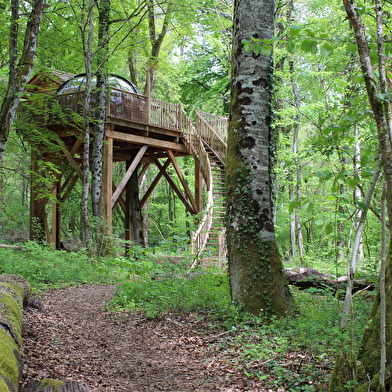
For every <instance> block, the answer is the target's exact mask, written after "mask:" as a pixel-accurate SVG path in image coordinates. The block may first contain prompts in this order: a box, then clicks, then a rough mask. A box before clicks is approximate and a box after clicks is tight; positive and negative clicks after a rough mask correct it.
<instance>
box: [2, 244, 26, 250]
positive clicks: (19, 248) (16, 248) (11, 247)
mask: <svg viewBox="0 0 392 392" xmlns="http://www.w3.org/2000/svg"><path fill="white" fill-rule="evenodd" d="M0 248H6V249H15V250H23V246H19V245H7V244H0Z"/></svg>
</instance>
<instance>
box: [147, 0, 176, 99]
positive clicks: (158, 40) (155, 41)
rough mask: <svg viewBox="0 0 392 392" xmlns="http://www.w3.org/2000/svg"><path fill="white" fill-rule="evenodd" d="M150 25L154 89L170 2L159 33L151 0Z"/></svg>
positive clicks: (169, 11) (151, 79)
mask: <svg viewBox="0 0 392 392" xmlns="http://www.w3.org/2000/svg"><path fill="white" fill-rule="evenodd" d="M147 7H148V27H149V33H150V42H151V54H150V59H149V63H150V66H151V71H150V73H149V74H147V75H149V77H150V86H151V87H150V88H151V89H153V87H154V82H155V72H156V71H155V68H156V66H155V65H156V63H157V62H158V58H159V53H160V51H161V47H162V43H163V40H164V39H165V36H166V33H167V30H168V27H169V23H170V18H171V6H170V3H168V6H167V7H166V10H165V17H164V19H163V22H162V28H161V32H160V33H159V34H157V31H156V20H155V19H156V18H155V3H154V0H149V1H148V4H147ZM144 93H145V94H146V93H147V82H146V85H145V88H144Z"/></svg>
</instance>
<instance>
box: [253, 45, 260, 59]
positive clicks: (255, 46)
mask: <svg viewBox="0 0 392 392" xmlns="http://www.w3.org/2000/svg"><path fill="white" fill-rule="evenodd" d="M261 49H262V48H261V46H260V42H255V43H254V44H253V52H254V54H255V55H256V56H258V55H259V54H260V52H261Z"/></svg>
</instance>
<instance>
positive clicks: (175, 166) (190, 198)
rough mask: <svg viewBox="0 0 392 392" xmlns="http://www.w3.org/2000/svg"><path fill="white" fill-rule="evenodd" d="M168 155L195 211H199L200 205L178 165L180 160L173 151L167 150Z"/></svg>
mask: <svg viewBox="0 0 392 392" xmlns="http://www.w3.org/2000/svg"><path fill="white" fill-rule="evenodd" d="M167 155H168V156H169V159H170V161H171V163H172V165H173V166H174V169H175V171H176V173H177V176H178V178H179V179H180V181H181V184H182V186H183V187H184V191H185V194H186V195H187V197H188V200H189V201H190V203H191V204H192V207H193V210H194V211H198V207H197V204H196V202H195V199H194V197H193V195H192V192H191V191H190V189H189V187H188V184H187V183H186V181H185V177H184V175H183V174H182V172H181V169H180V166H179V165H178V162H177V161H176V157H175V156H174V154H173V151H171V150H167Z"/></svg>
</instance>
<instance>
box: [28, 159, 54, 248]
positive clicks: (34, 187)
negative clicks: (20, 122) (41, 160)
mask: <svg viewBox="0 0 392 392" xmlns="http://www.w3.org/2000/svg"><path fill="white" fill-rule="evenodd" d="M31 162H32V167H31V172H32V173H31V188H30V189H31V190H30V240H31V241H38V242H49V241H50V235H49V226H48V222H47V216H46V211H45V206H46V204H47V202H48V197H46V196H45V197H39V190H40V187H39V185H38V184H37V182H36V180H37V177H38V176H39V175H40V174H39V165H38V157H37V154H35V153H34V152H33V153H32V156H31Z"/></svg>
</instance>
